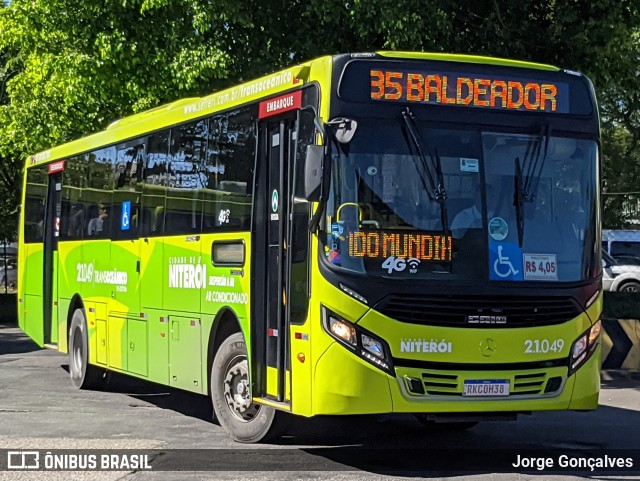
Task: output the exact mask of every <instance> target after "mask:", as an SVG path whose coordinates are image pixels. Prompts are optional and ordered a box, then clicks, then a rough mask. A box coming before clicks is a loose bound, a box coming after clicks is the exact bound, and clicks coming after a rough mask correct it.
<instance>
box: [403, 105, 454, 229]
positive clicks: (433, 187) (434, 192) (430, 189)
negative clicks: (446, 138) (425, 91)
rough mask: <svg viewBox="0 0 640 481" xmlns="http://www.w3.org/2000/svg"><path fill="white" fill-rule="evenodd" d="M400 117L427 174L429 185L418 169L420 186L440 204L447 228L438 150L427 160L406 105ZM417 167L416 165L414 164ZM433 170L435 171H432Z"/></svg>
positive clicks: (443, 224) (418, 133)
mask: <svg viewBox="0 0 640 481" xmlns="http://www.w3.org/2000/svg"><path fill="white" fill-rule="evenodd" d="M402 118H403V119H404V123H405V125H406V127H407V131H408V132H409V135H410V137H411V140H412V141H413V144H414V146H415V148H416V151H417V152H418V157H419V158H420V162H421V164H422V168H423V169H424V172H425V173H426V174H427V176H428V181H429V185H428V186H427V179H425V177H424V175H423V174H422V172H421V171H420V169H417V170H418V174H419V175H420V180H421V181H422V186H423V187H424V190H425V191H426V192H427V194H429V197H430V198H431V199H434V200H436V201H437V202H438V204H440V215H441V221H442V230H445V231H446V230H447V226H448V224H449V222H448V219H447V191H446V189H445V187H444V177H443V175H442V162H441V161H440V156H439V155H438V150H437V149H436V150H435V159H434V156H433V155H431V152H429V159H430V161H431V163H430V164H429V163H428V162H427V158H426V156H425V155H424V152H423V151H422V145H423V142H422V138H421V137H420V131H419V130H418V128H417V126H416V125H415V122H416V120H415V118H414V117H413V113H412V112H411V110H410V109H409V107H407V109H406V110H405V111H404V112H402ZM416 167H417V166H416ZM434 170H435V173H434V172H433V171H434ZM434 177H435V179H434ZM436 182H437V183H436Z"/></svg>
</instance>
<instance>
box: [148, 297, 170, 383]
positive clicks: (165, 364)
mask: <svg viewBox="0 0 640 481" xmlns="http://www.w3.org/2000/svg"><path fill="white" fill-rule="evenodd" d="M143 292H144V289H143ZM143 295H144V294H143ZM158 302H160V300H159V299H158ZM145 312H148V314H149V317H148V318H147V323H148V328H149V380H150V381H153V382H157V383H160V384H164V385H167V386H168V385H169V336H170V334H171V332H170V327H171V326H170V324H169V316H168V315H167V313H166V312H164V311H163V310H154V309H145Z"/></svg>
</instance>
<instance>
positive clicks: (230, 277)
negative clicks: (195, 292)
mask: <svg viewBox="0 0 640 481" xmlns="http://www.w3.org/2000/svg"><path fill="white" fill-rule="evenodd" d="M217 241H223V242H229V241H233V242H238V243H244V249H245V255H244V259H245V260H244V266H236V267H231V268H230V267H228V266H214V265H213V263H212V261H211V250H212V248H213V247H212V246H213V243H214V242H217ZM250 259H251V233H249V232H231V233H227V234H205V235H203V236H202V262H203V263H205V264H206V265H207V285H206V287H205V288H203V289H202V290H201V295H202V301H201V302H202V313H203V315H207V314H209V315H212V316H213V317H214V318H215V316H216V314H218V312H219V311H220V310H221V309H223V308H225V307H226V308H229V309H231V310H232V311H233V313H234V314H235V316H236V317H237V319H238V322H239V323H240V328H241V330H242V333H243V335H244V338H245V340H246V342H247V351H248V352H249V353H251V339H250V336H249V312H250V307H251V306H250V300H251V296H250V294H249V293H250V290H251V262H250ZM207 336H208V333H207ZM205 349H206V343H205ZM205 352H206V351H205Z"/></svg>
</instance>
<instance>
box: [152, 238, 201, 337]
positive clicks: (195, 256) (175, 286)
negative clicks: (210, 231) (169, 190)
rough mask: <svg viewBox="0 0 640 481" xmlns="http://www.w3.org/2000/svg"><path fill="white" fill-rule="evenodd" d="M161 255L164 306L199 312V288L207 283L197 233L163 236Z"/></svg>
mask: <svg viewBox="0 0 640 481" xmlns="http://www.w3.org/2000/svg"><path fill="white" fill-rule="evenodd" d="M163 256H164V262H162V266H163V273H162V274H163V277H162V283H163V285H164V286H166V288H165V289H164V290H163V291H164V292H163V293H164V308H165V309H166V310H169V311H177V312H182V313H194V314H195V313H199V312H200V292H201V290H202V289H204V288H205V287H206V285H207V273H208V271H209V266H210V264H209V263H208V262H205V261H204V259H202V257H201V254H200V239H199V236H189V235H181V236H175V237H167V238H165V240H164V253H163ZM194 348H195V346H194Z"/></svg>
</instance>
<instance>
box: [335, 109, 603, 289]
mask: <svg viewBox="0 0 640 481" xmlns="http://www.w3.org/2000/svg"><path fill="white" fill-rule="evenodd" d="M416 128H417V129H419V136H418V138H419V140H420V142H421V144H420V145H419V146H420V148H421V149H422V150H423V152H424V154H423V155H422V156H420V155H419V151H418V149H417V146H416V142H415V141H414V140H413V139H412V138H411V134H410V132H409V131H408V130H407V126H406V124H405V123H404V122H402V121H398V123H397V124H395V125H394V124H391V125H390V124H389V123H388V122H384V121H374V120H368V121H367V120H359V128H358V131H357V133H356V135H355V137H354V139H353V141H352V142H351V143H350V144H348V145H343V146H341V151H340V152H334V154H333V165H332V178H331V188H330V196H329V201H328V204H327V212H326V217H325V225H324V229H325V232H326V235H325V236H324V238H323V240H324V255H325V257H326V259H327V260H328V261H329V262H330V263H331V264H332V265H334V266H336V267H338V268H341V269H347V270H351V271H354V272H360V273H365V272H366V273H369V274H373V275H379V276H385V277H393V278H438V279H443V278H446V279H487V278H488V279H490V280H496V281H500V280H506V281H562V282H569V281H577V280H581V279H584V278H586V277H589V275H590V273H592V272H593V267H594V266H593V263H594V262H595V259H596V257H597V256H596V255H595V251H596V248H595V247H594V246H595V239H596V233H595V229H594V227H593V226H595V225H596V222H595V212H596V210H595V202H596V178H597V177H596V172H595V168H596V167H595V166H596V152H597V151H596V144H595V142H593V141H587V140H578V139H569V138H562V137H549V139H548V140H547V139H546V138H542V137H541V136H539V135H518V134H506V133H505V134H502V133H488V132H479V131H474V130H451V129H430V128H426V126H425V125H421V124H416ZM540 142H545V145H546V147H547V149H546V155H541V156H540V159H539V160H540V161H541V162H540V163H539V164H538V168H537V169H535V170H534V171H533V172H534V173H535V175H530V174H528V173H530V172H531V171H530V170H527V165H528V164H526V163H525V162H524V161H525V160H527V159H531V158H532V157H531V154H530V153H529V152H530V151H531V149H532V148H534V147H536V145H537V144H538V143H540ZM527 156H529V157H527ZM425 159H426V160H427V161H429V160H430V159H437V161H438V162H437V164H439V169H441V179H442V182H443V184H444V189H445V191H446V200H445V201H444V202H439V201H438V200H437V199H436V197H437V196H436V195H434V192H433V191H432V190H431V189H430V188H429V187H428V186H429V185H430V184H429V178H428V176H429V175H430V172H429V169H430V167H433V165H434V164H433V163H432V164H428V162H425ZM517 162H521V164H522V165H523V166H524V170H523V171H524V175H523V176H521V178H520V180H521V181H522V180H523V179H524V180H525V181H528V184H527V185H528V186H529V197H528V198H527V200H526V201H524V202H523V203H522V206H521V207H522V210H523V212H522V215H521V216H518V213H517V205H516V202H514V201H515V199H516V197H515V195H516V192H517V181H518V175H517V168H516V165H517ZM425 186H426V187H425ZM443 209H445V215H444V216H443ZM519 218H520V223H521V224H522V231H523V239H522V242H520V240H519V238H518V221H519ZM443 220H444V222H445V224H446V225H443ZM592 251H593V252H592ZM540 269H542V271H540ZM443 276H444V277H443Z"/></svg>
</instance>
